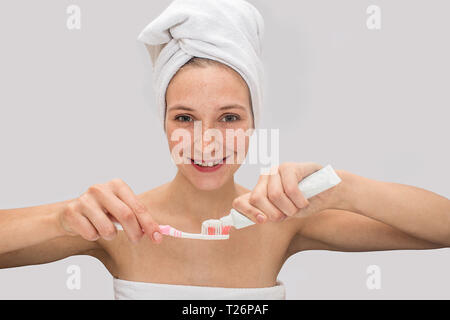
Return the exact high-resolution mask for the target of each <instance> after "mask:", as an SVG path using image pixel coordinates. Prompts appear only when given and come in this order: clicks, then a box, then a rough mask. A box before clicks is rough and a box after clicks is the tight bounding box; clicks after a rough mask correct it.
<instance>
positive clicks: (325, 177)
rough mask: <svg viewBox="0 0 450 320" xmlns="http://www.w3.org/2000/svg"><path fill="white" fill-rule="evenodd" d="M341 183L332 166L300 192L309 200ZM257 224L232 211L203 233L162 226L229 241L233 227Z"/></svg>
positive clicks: (208, 223) (191, 236)
mask: <svg viewBox="0 0 450 320" xmlns="http://www.w3.org/2000/svg"><path fill="white" fill-rule="evenodd" d="M340 182H341V178H339V176H338V175H337V174H336V172H335V171H334V170H333V168H332V167H331V165H327V166H325V167H323V168H322V169H320V170H318V171H316V172H314V173H312V174H311V175H309V176H307V177H306V178H304V179H303V180H302V181H300V183H299V184H298V187H299V189H300V191H301V192H302V194H303V196H304V197H305V198H306V199H309V198H311V197H313V196H315V195H317V194H319V193H321V192H323V191H325V190H328V189H330V188H332V187H334V186H335V185H337V184H339V183H340ZM254 224H255V223H254V222H253V221H252V220H250V219H249V218H247V217H246V216H245V215H243V214H241V213H239V212H238V211H236V210H235V209H231V211H230V214H228V215H226V216H224V217H222V218H220V219H209V220H205V221H203V223H202V231H201V233H188V232H183V231H180V230H177V229H175V228H174V227H172V226H170V225H160V226H159V228H160V230H161V233H162V234H164V235H168V236H172V237H176V238H185V239H201V240H224V239H229V237H230V235H229V232H230V229H231V227H235V228H236V229H242V228H245V227H248V226H251V225H254ZM114 225H115V226H116V227H117V229H118V230H123V228H122V226H121V225H120V224H119V223H118V222H114Z"/></svg>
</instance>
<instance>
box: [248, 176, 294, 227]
mask: <svg viewBox="0 0 450 320" xmlns="http://www.w3.org/2000/svg"><path fill="white" fill-rule="evenodd" d="M268 182H269V175H266V174H263V175H261V176H260V177H259V180H258V183H257V184H256V186H255V188H254V189H253V190H252V192H251V194H250V198H249V203H250V205H252V206H253V207H255V208H257V209H258V210H260V211H261V212H263V214H264V215H265V216H266V217H267V219H268V220H271V221H282V220H284V219H285V218H286V217H287V216H286V215H285V214H284V213H283V212H282V211H281V210H280V209H278V208H277V207H276V206H275V205H274V204H273V203H272V202H271V201H270V200H269V198H268V194H267V191H268Z"/></svg>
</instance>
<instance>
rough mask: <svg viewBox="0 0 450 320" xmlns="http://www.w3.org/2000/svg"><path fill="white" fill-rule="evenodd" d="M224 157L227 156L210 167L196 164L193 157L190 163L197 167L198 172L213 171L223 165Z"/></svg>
mask: <svg viewBox="0 0 450 320" xmlns="http://www.w3.org/2000/svg"><path fill="white" fill-rule="evenodd" d="M226 158H228V157H225V158H223V159H222V163H219V164H217V165H215V166H212V167H203V166H199V165H198V164H195V162H194V160H193V159H191V164H192V165H193V166H194V168H195V169H197V170H198V171H200V172H214V171H217V170H219V168H220V167H222V166H223V165H224V163H225V160H226Z"/></svg>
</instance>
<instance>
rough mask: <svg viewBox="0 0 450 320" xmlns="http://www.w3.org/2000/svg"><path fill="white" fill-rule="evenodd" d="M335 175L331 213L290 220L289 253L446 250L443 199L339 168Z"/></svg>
mask: <svg viewBox="0 0 450 320" xmlns="http://www.w3.org/2000/svg"><path fill="white" fill-rule="evenodd" d="M337 173H338V175H339V176H340V177H341V178H342V182H341V184H339V185H338V186H336V189H335V191H334V193H333V194H332V198H333V199H334V200H333V201H332V203H334V205H333V206H334V207H335V208H336V209H326V210H323V211H321V212H316V213H312V214H309V215H306V216H305V217H293V223H295V224H297V230H298V232H297V235H296V236H295V237H294V238H293V240H292V243H291V248H290V250H291V253H295V252H298V251H302V250H315V249H318V250H320V249H323V250H337V251H378V250H404V249H436V248H445V247H448V246H450V201H449V200H448V199H446V198H444V197H441V196H439V195H437V194H435V193H432V192H430V191H426V190H423V189H419V188H416V187H411V186H406V185H401V184H396V183H387V182H380V181H375V180H371V179H367V178H363V177H360V176H357V175H354V174H351V173H349V172H346V171H342V170H337ZM312 203H313V202H312ZM306 208H308V207H306ZM306 208H305V209H306Z"/></svg>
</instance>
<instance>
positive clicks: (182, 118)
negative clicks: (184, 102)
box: [175, 115, 192, 122]
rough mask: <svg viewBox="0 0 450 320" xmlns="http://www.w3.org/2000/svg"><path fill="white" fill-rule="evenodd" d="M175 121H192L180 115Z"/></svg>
mask: <svg viewBox="0 0 450 320" xmlns="http://www.w3.org/2000/svg"><path fill="white" fill-rule="evenodd" d="M175 120H177V121H180V122H189V121H192V118H191V117H190V116H187V115H180V116H176V117H175Z"/></svg>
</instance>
